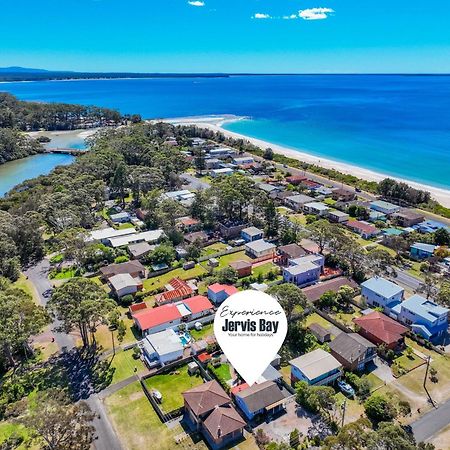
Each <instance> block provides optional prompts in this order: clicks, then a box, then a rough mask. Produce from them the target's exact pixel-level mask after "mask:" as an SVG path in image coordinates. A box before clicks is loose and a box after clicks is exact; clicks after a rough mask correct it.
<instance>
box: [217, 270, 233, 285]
mask: <svg viewBox="0 0 450 450" xmlns="http://www.w3.org/2000/svg"><path fill="white" fill-rule="evenodd" d="M216 277H217V281H218V282H219V283H223V284H234V283H236V281H237V279H238V274H237V272H236V270H235V269H233V268H232V267H229V266H228V267H224V268H223V269H220V270H219V271H218V272H217V273H216Z"/></svg>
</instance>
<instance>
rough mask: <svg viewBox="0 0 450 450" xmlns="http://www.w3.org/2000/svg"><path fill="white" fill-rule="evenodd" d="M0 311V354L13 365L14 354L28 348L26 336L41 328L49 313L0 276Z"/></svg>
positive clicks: (29, 348)
mask: <svg viewBox="0 0 450 450" xmlns="http://www.w3.org/2000/svg"><path fill="white" fill-rule="evenodd" d="M0 311H1V313H2V314H1V316H2V320H0V354H1V355H2V356H3V358H4V359H5V360H6V361H7V364H8V365H9V366H12V367H14V366H15V365H16V356H17V354H18V353H19V352H24V353H25V354H27V353H28V352H30V351H31V346H30V344H29V339H30V338H31V337H32V336H34V335H36V334H39V333H40V332H42V330H43V328H44V327H45V326H46V325H47V324H48V323H49V317H48V315H47V314H46V312H45V310H44V308H43V307H42V306H38V305H36V304H35V302H34V301H33V299H32V298H31V296H30V295H29V294H27V293H26V292H25V291H23V290H22V289H18V288H15V287H14V286H12V285H11V284H10V282H9V281H7V280H6V279H5V278H0Z"/></svg>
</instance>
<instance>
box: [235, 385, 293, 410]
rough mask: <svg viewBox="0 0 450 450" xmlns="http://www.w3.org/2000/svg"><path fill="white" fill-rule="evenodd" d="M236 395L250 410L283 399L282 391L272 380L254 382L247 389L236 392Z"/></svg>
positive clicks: (265, 406) (261, 407)
mask: <svg viewBox="0 0 450 450" xmlns="http://www.w3.org/2000/svg"><path fill="white" fill-rule="evenodd" d="M236 397H238V398H240V399H242V400H243V401H244V403H245V404H246V405H247V408H248V409H249V411H251V412H255V411H259V410H260V409H263V408H267V407H268V406H270V405H272V404H274V403H277V402H280V401H282V400H284V399H285V397H284V395H283V392H282V391H281V389H280V388H279V387H278V385H277V384H276V383H274V382H273V381H265V382H264V383H261V384H254V385H253V386H251V387H249V388H248V389H244V390H243V391H241V392H238V393H237V394H236Z"/></svg>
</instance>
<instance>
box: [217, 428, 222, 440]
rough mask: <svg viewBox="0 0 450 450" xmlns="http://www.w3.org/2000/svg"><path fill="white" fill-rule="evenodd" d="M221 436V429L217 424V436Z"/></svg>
mask: <svg viewBox="0 0 450 450" xmlns="http://www.w3.org/2000/svg"><path fill="white" fill-rule="evenodd" d="M221 436H222V430H221V429H220V425H217V437H219V438H220V437H221Z"/></svg>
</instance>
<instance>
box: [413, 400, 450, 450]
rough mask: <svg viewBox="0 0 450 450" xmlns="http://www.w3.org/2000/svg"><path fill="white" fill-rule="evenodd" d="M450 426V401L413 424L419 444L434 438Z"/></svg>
mask: <svg viewBox="0 0 450 450" xmlns="http://www.w3.org/2000/svg"><path fill="white" fill-rule="evenodd" d="M449 424H450V400H447V402H445V403H443V404H442V405H441V406H439V408H436V409H433V410H431V411H430V412H428V413H426V414H425V415H423V416H422V417H421V418H420V419H418V420H416V421H415V422H413V423H412V424H411V429H412V432H413V434H414V437H415V438H416V441H417V442H423V441H426V440H427V439H430V438H432V437H433V436H434V435H435V434H437V433H438V432H439V431H440V430H442V429H443V428H445V427H446V426H447V425H449Z"/></svg>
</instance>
